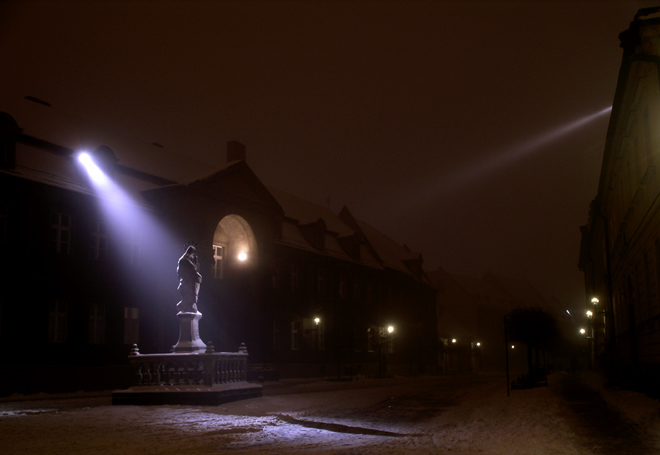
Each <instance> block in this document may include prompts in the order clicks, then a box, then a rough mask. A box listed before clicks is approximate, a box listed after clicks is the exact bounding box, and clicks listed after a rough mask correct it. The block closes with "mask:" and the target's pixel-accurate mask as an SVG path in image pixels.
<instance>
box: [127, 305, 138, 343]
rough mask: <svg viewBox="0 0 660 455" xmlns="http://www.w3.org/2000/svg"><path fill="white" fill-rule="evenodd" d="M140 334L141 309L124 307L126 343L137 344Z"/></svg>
mask: <svg viewBox="0 0 660 455" xmlns="http://www.w3.org/2000/svg"><path fill="white" fill-rule="evenodd" d="M139 334H140V310H139V308H135V307H124V344H137V342H138V337H139Z"/></svg>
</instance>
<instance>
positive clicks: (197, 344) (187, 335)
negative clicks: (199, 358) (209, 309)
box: [173, 311, 206, 352]
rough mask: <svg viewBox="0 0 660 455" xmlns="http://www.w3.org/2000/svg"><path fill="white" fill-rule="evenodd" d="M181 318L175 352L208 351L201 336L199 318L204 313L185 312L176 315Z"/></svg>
mask: <svg viewBox="0 0 660 455" xmlns="http://www.w3.org/2000/svg"><path fill="white" fill-rule="evenodd" d="M176 317H177V319H179V324H180V327H179V341H178V342H177V344H175V345H174V349H173V351H174V352H206V344H204V342H203V341H202V340H200V338H199V320H200V319H202V313H200V312H199V311H197V312H195V313H184V312H182V311H180V312H179V313H177V315H176Z"/></svg>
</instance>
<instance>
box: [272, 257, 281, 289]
mask: <svg viewBox="0 0 660 455" xmlns="http://www.w3.org/2000/svg"><path fill="white" fill-rule="evenodd" d="M273 289H275V290H278V289H280V263H279V262H276V263H275V268H274V269H273Z"/></svg>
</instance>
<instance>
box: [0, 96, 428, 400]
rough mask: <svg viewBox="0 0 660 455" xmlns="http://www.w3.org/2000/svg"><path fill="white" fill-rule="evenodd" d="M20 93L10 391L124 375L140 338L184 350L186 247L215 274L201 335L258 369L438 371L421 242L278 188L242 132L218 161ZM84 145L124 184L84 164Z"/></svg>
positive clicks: (259, 374)
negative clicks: (180, 265)
mask: <svg viewBox="0 0 660 455" xmlns="http://www.w3.org/2000/svg"><path fill="white" fill-rule="evenodd" d="M37 101H40V100H37ZM12 103H13V104H12V108H13V110H12V113H11V114H10V113H9V112H3V113H1V114H0V145H1V146H2V150H3V155H2V162H1V163H0V180H1V181H2V187H3V192H2V196H1V197H0V215H1V220H0V221H1V223H0V227H1V228H2V232H1V234H2V238H0V241H1V244H0V247H1V248H2V258H3V259H2V260H3V266H4V269H5V270H7V273H4V274H3V275H2V278H1V279H2V285H3V287H4V289H17V290H18V292H19V297H17V298H16V300H14V298H9V297H7V295H8V294H6V297H5V298H3V300H2V302H1V303H0V315H1V319H0V350H1V351H2V355H3V359H4V362H3V363H4V364H5V368H6V369H7V371H11V372H12V374H11V375H9V377H10V380H9V381H8V382H7V383H6V384H5V386H4V387H3V390H2V391H1V392H3V393H12V392H34V391H62V390H67V389H68V390H80V389H91V388H111V387H120V386H122V385H123V384H126V383H129V382H130V380H131V378H130V371H129V370H128V368H127V366H126V365H127V362H126V356H127V355H128V353H129V351H130V348H131V346H132V345H133V344H137V345H138V347H139V349H140V352H142V353H152V352H169V350H170V349H171V347H172V346H173V345H174V344H175V343H176V342H177V339H178V331H179V328H178V321H177V319H176V308H175V306H176V303H177V302H178V300H179V298H180V296H179V294H178V292H177V290H176V288H177V282H178V278H177V275H176V263H177V259H178V257H179V256H180V255H181V254H182V253H183V251H184V247H185V245H187V244H188V243H193V244H195V246H196V248H197V253H198V256H199V258H200V269H201V270H200V272H201V274H202V276H203V281H202V283H201V289H200V293H199V303H198V307H199V310H200V312H201V313H202V314H203V318H202V320H201V321H200V336H201V338H202V340H203V341H204V342H205V343H207V344H209V343H212V344H213V347H214V349H215V350H216V351H236V350H237V349H238V347H239V345H240V344H241V343H245V344H246V346H247V348H248V351H249V354H250V375H251V379H253V380H268V379H277V378H279V377H338V378H346V377H354V376H357V375H364V376H377V375H393V374H405V375H410V374H413V375H414V374H422V373H434V372H436V369H437V335H436V333H437V330H436V308H435V294H436V292H435V290H434V288H433V287H432V285H431V284H430V282H429V280H428V278H427V276H426V274H425V272H424V270H423V268H422V256H421V254H419V253H415V252H412V251H410V250H409V249H408V248H407V247H406V246H405V245H399V244H397V243H396V242H394V241H393V240H391V239H389V238H388V237H387V236H386V235H384V234H383V233H381V232H380V231H378V230H377V229H376V228H374V227H372V226H370V225H368V224H367V223H365V222H363V221H361V220H360V219H358V218H356V217H355V216H354V214H353V213H351V211H350V210H349V209H348V208H346V207H344V208H343V209H342V210H341V212H340V213H338V214H336V213H334V212H332V211H331V210H329V209H327V208H325V207H323V206H319V205H316V204H313V203H310V202H309V201H305V200H303V199H300V198H298V197H296V196H293V195H290V194H287V193H284V192H282V191H279V190H277V189H274V188H269V187H267V186H265V185H264V184H263V183H262V182H261V180H260V179H259V178H258V177H257V176H256V175H255V174H254V173H253V171H252V170H251V169H250V167H249V166H248V164H247V162H246V159H245V158H246V151H245V147H244V146H243V145H242V144H240V143H238V142H235V141H230V142H229V143H228V144H227V160H226V164H225V165H224V166H223V167H221V168H219V169H214V168H211V167H209V166H207V165H204V164H200V163H195V162H189V161H185V160H183V159H182V158H181V157H178V156H177V155H176V154H173V153H170V152H167V151H166V150H164V149H163V148H162V146H160V145H158V144H144V143H139V142H136V141H132V140H128V139H126V138H123V137H117V136H107V135H104V134H102V133H94V132H93V129H90V128H87V127H86V126H85V125H83V124H82V122H70V121H68V120H67V119H66V117H65V116H60V115H58V114H57V112H56V111H55V110H54V109H52V108H51V107H50V106H48V104H47V103H44V102H35V100H34V99H32V98H31V97H26V98H21V99H16V100H13V101H12ZM10 104H11V103H10ZM90 131H92V132H90ZM82 148H84V149H85V150H87V151H88V152H89V153H90V154H91V155H92V157H93V158H94V160H95V161H96V162H97V163H99V166H100V167H101V168H102V170H103V171H104V173H105V174H106V175H107V176H109V177H110V179H109V182H110V183H107V182H105V183H103V184H99V182H94V179H93V178H91V177H90V175H88V174H87V173H86V172H85V171H84V169H83V167H82V166H81V165H80V163H79V162H78V161H77V155H78V153H79V151H80V150H81V149H82ZM389 325H392V326H393V327H394V333H389V332H388V331H387V327H388V326H389ZM6 377H7V376H6Z"/></svg>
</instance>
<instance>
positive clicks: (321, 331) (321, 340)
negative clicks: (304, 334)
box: [316, 321, 325, 351]
mask: <svg viewBox="0 0 660 455" xmlns="http://www.w3.org/2000/svg"><path fill="white" fill-rule="evenodd" d="M316 334H317V336H318V339H317V341H318V345H317V348H318V350H319V351H325V324H323V321H321V322H319V323H318V324H317V325H316Z"/></svg>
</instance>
